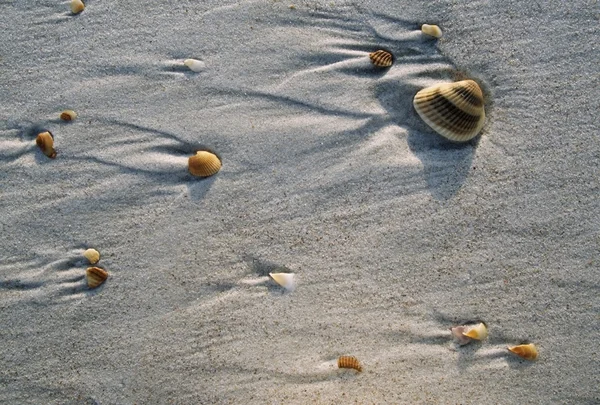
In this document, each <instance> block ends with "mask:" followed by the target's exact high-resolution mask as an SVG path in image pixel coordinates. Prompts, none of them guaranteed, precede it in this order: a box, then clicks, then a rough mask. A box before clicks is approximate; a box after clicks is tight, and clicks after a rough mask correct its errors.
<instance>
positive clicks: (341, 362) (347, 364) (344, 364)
mask: <svg viewBox="0 0 600 405" xmlns="http://www.w3.org/2000/svg"><path fill="white" fill-rule="evenodd" d="M338 367H339V368H353V369H354V370H356V371H358V372H359V373H360V372H361V371H362V366H361V365H360V362H359V361H358V359H357V358H356V357H354V356H340V357H339V358H338Z"/></svg>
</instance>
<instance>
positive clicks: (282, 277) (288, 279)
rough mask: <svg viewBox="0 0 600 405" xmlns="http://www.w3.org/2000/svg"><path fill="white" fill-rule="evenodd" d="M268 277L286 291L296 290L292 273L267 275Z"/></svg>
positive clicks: (294, 276)
mask: <svg viewBox="0 0 600 405" xmlns="http://www.w3.org/2000/svg"><path fill="white" fill-rule="evenodd" d="M269 276H271V278H272V279H273V281H275V282H276V283H277V284H279V285H280V286H282V287H283V288H285V289H286V290H288V291H294V290H295V289H296V275H295V274H294V273H269Z"/></svg>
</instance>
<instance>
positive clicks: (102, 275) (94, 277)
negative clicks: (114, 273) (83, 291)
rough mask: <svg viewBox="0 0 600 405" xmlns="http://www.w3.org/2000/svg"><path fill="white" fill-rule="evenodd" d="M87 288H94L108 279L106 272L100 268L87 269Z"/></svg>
mask: <svg viewBox="0 0 600 405" xmlns="http://www.w3.org/2000/svg"><path fill="white" fill-rule="evenodd" d="M85 276H86V279H87V284H88V287H90V288H96V287H98V286H99V285H100V284H102V283H104V282H105V281H106V279H107V278H108V272H107V271H106V270H104V269H101V268H100V267H88V269H87V270H86V272H85Z"/></svg>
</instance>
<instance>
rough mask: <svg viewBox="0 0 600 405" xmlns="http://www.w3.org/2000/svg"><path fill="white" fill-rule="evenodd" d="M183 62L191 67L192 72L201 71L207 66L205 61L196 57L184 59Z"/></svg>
mask: <svg viewBox="0 0 600 405" xmlns="http://www.w3.org/2000/svg"><path fill="white" fill-rule="evenodd" d="M183 64H184V65H186V66H187V67H188V68H190V70H191V71H192V72H201V71H203V70H204V68H205V67H206V64H205V63H204V62H202V61H201V60H196V59H186V60H184V61H183Z"/></svg>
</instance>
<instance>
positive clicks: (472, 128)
mask: <svg viewBox="0 0 600 405" xmlns="http://www.w3.org/2000/svg"><path fill="white" fill-rule="evenodd" d="M413 105H414V107H415V110H416V111H417V113H418V114H419V116H420V117H421V118H422V119H423V121H425V122H426V123H427V125H429V126H430V127H431V128H433V129H434V130H435V131H436V132H437V133H438V134H440V135H442V136H443V137H445V138H447V139H450V140H452V141H456V142H466V141H468V140H470V139H473V138H474V137H475V136H477V134H479V132H480V131H481V129H482V128H483V124H484V123H485V109H484V105H483V93H482V92H481V88H480V87H479V85H478V84H477V83H475V82H474V81H473V80H463V81H460V82H456V83H444V84H438V85H435V86H431V87H428V88H426V89H423V90H421V91H419V92H418V93H417V94H416V95H415V98H414V100H413Z"/></svg>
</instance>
